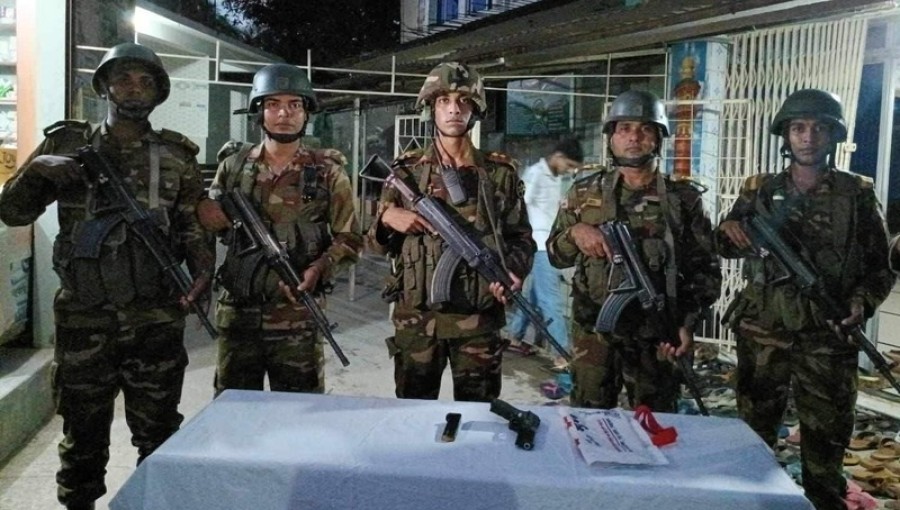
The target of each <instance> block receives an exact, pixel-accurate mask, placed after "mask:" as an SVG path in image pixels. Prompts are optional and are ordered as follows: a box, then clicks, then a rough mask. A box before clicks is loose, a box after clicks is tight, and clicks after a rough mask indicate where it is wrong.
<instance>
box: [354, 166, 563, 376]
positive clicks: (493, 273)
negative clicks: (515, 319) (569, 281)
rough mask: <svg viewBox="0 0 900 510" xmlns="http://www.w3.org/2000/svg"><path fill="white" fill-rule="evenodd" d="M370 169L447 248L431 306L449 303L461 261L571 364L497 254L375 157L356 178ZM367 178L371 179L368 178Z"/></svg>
mask: <svg viewBox="0 0 900 510" xmlns="http://www.w3.org/2000/svg"><path fill="white" fill-rule="evenodd" d="M370 167H374V169H375V170H376V171H377V175H386V176H387V177H386V178H385V179H384V182H385V183H386V184H388V185H390V186H393V187H394V188H395V189H396V190H397V191H399V192H400V194H401V195H403V198H405V199H406V200H408V201H409V202H410V203H411V204H412V205H413V207H414V208H415V210H416V212H417V213H419V214H421V215H422V217H423V218H425V219H426V220H428V222H429V223H431V225H432V226H433V227H434V229H435V230H437V233H438V234H439V235H440V236H441V238H442V239H443V240H444V243H445V246H446V247H447V248H448V249H446V250H444V252H443V254H441V258H440V260H438V263H437V266H436V267H435V270H434V276H433V278H432V283H431V296H430V297H429V300H430V301H431V302H432V303H441V302H444V301H448V300H449V297H450V284H451V283H452V281H453V276H454V273H455V272H456V267H457V266H458V265H459V263H460V262H461V261H463V260H465V262H466V264H468V265H469V267H471V268H472V269H474V270H476V271H478V274H480V275H481V276H482V277H484V278H485V279H486V280H487V281H489V282H500V284H501V285H502V286H503V294H504V296H506V298H507V299H508V300H511V301H512V302H513V303H515V304H516V306H518V307H519V308H520V309H521V310H522V311H523V312H524V313H525V315H526V316H527V317H528V320H529V321H530V322H531V324H532V325H533V326H534V328H535V330H536V331H537V332H538V335H540V336H543V337H544V338H545V339H547V341H548V342H549V343H550V345H551V346H553V348H554V349H556V352H558V353H559V355H560V356H562V357H563V358H565V359H566V360H567V361H571V359H572V356H571V355H570V354H569V353H568V351H566V350H565V349H564V348H563V347H562V346H561V345H559V342H557V341H556V339H555V338H553V335H551V334H550V331H549V330H548V329H547V324H548V323H545V322H544V319H543V318H542V317H541V314H540V312H538V311H537V310H536V309H535V308H534V306H532V305H531V303H529V302H528V300H526V299H525V298H524V297H522V293H521V292H519V291H513V290H512V285H513V281H512V279H511V278H510V277H509V274H507V272H506V270H505V269H504V268H503V266H502V265H501V264H500V262H499V260H497V254H496V253H494V251H493V250H491V249H490V248H489V247H487V246H486V245H485V244H484V243H483V242H482V241H481V240H480V239H478V238H477V237H475V236H473V235H471V234H470V233H468V232H466V230H464V229H463V227H461V226H460V225H459V224H458V223H457V222H456V221H455V220H454V219H453V218H452V217H451V216H450V215H449V214H448V213H447V211H445V210H444V209H443V207H442V206H441V204H440V203H439V202H438V201H437V200H435V199H433V198H432V197H430V196H428V195H425V194H423V193H421V192H420V191H418V190H416V189H415V188H416V187H415V185H414V184H411V183H408V182H406V180H404V177H403V175H402V174H401V173H400V171H399V170H398V169H397V168H395V167H391V166H389V165H388V164H387V163H385V162H384V160H383V159H381V157H379V156H378V155H377V154H376V155H374V156H372V158H371V159H369V161H368V163H366V166H365V167H364V168H363V169H362V171H361V172H360V175H365V174H367V173H368V172H369V168H370ZM368 178H370V179H371V177H368Z"/></svg>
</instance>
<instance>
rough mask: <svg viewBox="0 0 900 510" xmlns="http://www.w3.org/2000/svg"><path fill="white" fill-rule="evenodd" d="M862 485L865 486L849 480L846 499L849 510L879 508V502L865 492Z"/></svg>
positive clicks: (873, 509)
mask: <svg viewBox="0 0 900 510" xmlns="http://www.w3.org/2000/svg"><path fill="white" fill-rule="evenodd" d="M861 485H863V484H861V483H859V484H858V483H857V482H853V481H852V480H847V495H846V496H845V497H844V503H846V504H847V508H848V510H875V509H876V508H878V501H877V500H876V499H875V498H874V497H872V495H871V494H868V493H867V492H864V487H861ZM885 508H887V507H885ZM898 508H900V507H898Z"/></svg>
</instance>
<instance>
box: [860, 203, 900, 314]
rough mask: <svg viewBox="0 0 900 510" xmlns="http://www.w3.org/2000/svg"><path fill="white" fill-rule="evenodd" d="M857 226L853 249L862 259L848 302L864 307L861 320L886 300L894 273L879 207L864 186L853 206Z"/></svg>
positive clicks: (886, 233)
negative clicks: (856, 250) (859, 301)
mask: <svg viewBox="0 0 900 510" xmlns="http://www.w3.org/2000/svg"><path fill="white" fill-rule="evenodd" d="M857 215H858V216H857V217H858V221H857V225H858V228H857V229H856V230H857V233H856V240H855V245H856V246H859V247H863V249H861V250H859V252H860V254H861V255H862V257H863V260H862V261H861V263H860V266H859V267H860V268H861V271H860V278H859V279H858V281H857V282H856V285H855V286H854V288H853V289H852V291H851V296H850V297H851V299H858V300H861V302H862V303H863V304H864V305H865V316H866V317H871V316H872V315H873V314H874V313H875V309H876V308H878V306H879V305H880V304H881V303H882V302H883V301H884V300H885V299H887V297H888V295H890V293H891V289H893V287H894V279H895V276H894V273H893V272H892V271H891V266H890V261H889V257H885V255H884V254H885V253H888V254H890V252H889V251H888V250H890V248H891V247H890V246H889V244H888V232H887V228H886V226H885V221H884V216H882V214H881V207H880V205H879V203H878V199H877V198H876V197H875V190H874V189H873V188H872V187H871V185H870V186H864V187H863V188H862V190H861V193H860V196H859V199H858V202H857Z"/></svg>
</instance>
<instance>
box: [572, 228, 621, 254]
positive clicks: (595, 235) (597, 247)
mask: <svg viewBox="0 0 900 510" xmlns="http://www.w3.org/2000/svg"><path fill="white" fill-rule="evenodd" d="M569 235H570V236H572V240H573V241H575V245H576V246H578V249H579V250H581V253H584V254H585V255H587V256H588V257H595V258H603V257H606V258H611V257H612V250H610V249H609V245H608V244H607V243H606V237H605V236H604V235H603V232H601V231H600V229H599V228H597V227H595V226H593V225H588V224H587V223H576V224H575V225H572V228H571V229H570V230H569Z"/></svg>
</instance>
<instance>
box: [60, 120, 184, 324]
mask: <svg viewBox="0 0 900 510" xmlns="http://www.w3.org/2000/svg"><path fill="white" fill-rule="evenodd" d="M157 134H158V135H159V136H160V137H161V140H156V139H153V140H151V141H150V143H149V150H148V151H147V158H148V159H147V162H146V165H147V167H148V168H149V175H148V176H147V179H148V180H147V182H146V186H144V185H143V183H142V184H140V185H138V183H136V182H135V181H134V180H132V176H130V175H129V172H128V171H127V170H130V169H125V170H126V172H124V173H123V177H125V179H124V180H125V184H126V185H127V186H129V187H130V188H131V189H130V191H131V192H132V193H133V194H134V195H135V198H136V199H137V200H138V201H139V202H141V203H142V205H144V206H145V207H146V208H147V210H148V212H149V214H150V216H151V217H153V219H154V220H155V225H156V227H157V228H159V230H160V231H161V233H162V238H163V239H167V240H170V241H174V239H173V237H172V235H171V232H170V224H171V222H170V218H169V211H168V208H167V205H169V206H172V205H174V203H175V198H176V197H174V196H172V197H169V196H168V195H166V194H167V193H176V194H177V190H178V188H179V187H178V185H177V181H178V179H179V175H178V173H177V172H166V173H165V175H164V174H163V172H162V171H161V166H160V159H161V153H164V152H165V153H166V154H168V153H167V152H166V151H167V149H166V148H165V146H164V144H163V143H161V141H162V142H165V141H167V138H166V137H167V136H176V135H177V133H174V132H165V131H161V132H158V133H157ZM45 135H46V136H47V137H48V139H50V140H51V141H52V145H53V147H54V152H56V153H61V152H69V153H71V152H74V149H76V148H78V147H81V146H84V145H86V144H91V145H93V147H94V149H95V150H98V151H101V150H102V147H101V135H100V131H99V129H97V130H92V129H91V128H90V125H88V124H87V123H76V122H71V121H68V122H64V123H57V124H54V125H53V126H50V127H49V128H47V129H46V130H45ZM177 136H180V135H177ZM172 141H174V140H172ZM105 155H106V157H107V158H108V159H110V161H111V162H112V164H113V165H120V164H122V162H120V161H118V160H117V158H116V155H114V154H105ZM120 156H121V154H120ZM170 174H171V175H170ZM138 175H139V176H141V175H142V174H140V172H139V174H138ZM143 187H145V188H146V189H145V190H144V191H145V192H143V193H142V192H141V191H140V188H143ZM171 190H174V192H173V191H171ZM161 195H162V196H161ZM161 202H166V203H165V204H163V203H161ZM59 208H60V220H61V221H60V223H61V225H62V224H65V225H66V229H65V230H63V229H62V228H61V232H60V236H59V237H58V238H57V240H56V242H55V243H54V254H53V264H54V269H55V270H56V272H57V274H58V275H59V277H60V282H61V286H62V289H63V290H64V291H66V292H67V294H68V295H70V296H71V299H72V300H73V301H74V302H77V303H78V305H79V306H81V307H84V308H91V307H95V306H98V305H101V304H103V303H106V302H109V303H112V304H113V305H115V306H120V307H121V306H124V305H128V304H130V303H133V302H141V303H151V304H153V303H160V302H165V301H170V300H172V299H173V298H174V295H175V290H174V288H173V286H172V285H170V284H169V280H168V278H167V277H166V275H165V273H164V272H163V270H162V268H161V267H160V264H159V263H158V262H157V261H156V259H155V258H154V257H153V255H152V253H151V252H150V251H149V250H148V249H147V247H146V246H145V245H144V243H143V242H142V241H141V240H140V239H139V238H138V237H137V236H136V235H135V234H134V233H133V232H131V231H130V229H129V227H128V225H127V223H126V221H125V218H124V217H123V216H122V215H121V214H120V212H121V210H120V209H118V208H116V207H115V204H110V203H108V202H107V201H106V199H105V196H104V194H103V193H102V188H101V187H100V186H97V185H94V186H90V187H86V188H84V190H83V191H81V192H78V193H72V194H67V196H64V197H63V196H61V197H60V198H59ZM72 219H74V221H72ZM170 248H171V249H172V251H173V253H175V254H176V257H177V258H178V259H182V258H183V249H181V247H180V246H179V245H178V244H177V243H175V242H173V243H172V245H171V246H170Z"/></svg>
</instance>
